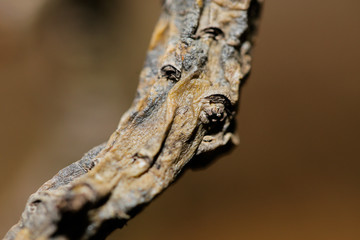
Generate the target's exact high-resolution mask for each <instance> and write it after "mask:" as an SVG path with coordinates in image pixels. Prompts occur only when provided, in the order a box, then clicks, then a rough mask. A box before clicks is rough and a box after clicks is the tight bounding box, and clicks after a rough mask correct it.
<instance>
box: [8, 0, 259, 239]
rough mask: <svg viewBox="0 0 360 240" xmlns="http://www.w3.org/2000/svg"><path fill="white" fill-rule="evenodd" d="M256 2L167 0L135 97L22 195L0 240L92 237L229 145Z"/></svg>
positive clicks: (106, 231)
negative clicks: (107, 132) (109, 129)
mask: <svg viewBox="0 0 360 240" xmlns="http://www.w3.org/2000/svg"><path fill="white" fill-rule="evenodd" d="M259 9H260V1H259V0H238V1H233V0H212V1H211V0H206V1H205V0H204V1H202V0H167V1H165V3H164V6H163V13H162V15H161V17H160V19H159V22H158V24H157V26H156V28H155V31H154V33H153V37H152V40H151V43H150V49H149V52H148V56H147V59H146V62H145V66H144V69H143V70H142V72H141V75H140V83H139V87H138V90H137V91H138V93H137V97H136V99H135V100H134V103H133V105H132V107H131V108H130V109H129V110H128V111H127V112H126V113H125V114H124V116H123V117H122V119H121V121H120V124H119V126H118V128H117V129H116V131H115V132H114V133H113V135H112V136H111V138H110V139H109V141H108V142H107V143H106V144H103V145H100V146H98V147H95V148H94V149H92V150H90V151H89V152H88V153H87V154H86V155H85V156H84V157H83V158H82V159H81V160H79V161H78V162H75V163H73V164H71V165H70V166H68V167H66V168H64V169H63V170H61V171H60V172H59V173H58V174H57V175H56V176H55V177H53V178H52V179H51V180H49V181H48V182H46V183H45V184H44V185H43V186H42V187H41V188H40V189H39V190H38V191H37V192H36V193H34V194H33V195H32V196H30V198H29V200H28V202H27V205H26V208H25V211H24V213H23V214H22V217H21V220H20V222H19V223H18V224H17V225H15V226H14V227H13V228H12V229H11V230H10V231H9V232H8V234H7V235H6V237H5V239H49V238H61V239H98V238H104V237H105V236H106V235H108V234H109V233H110V232H111V231H113V230H114V229H115V228H118V227H122V226H123V224H124V223H125V222H126V221H128V220H129V219H130V218H131V217H133V216H134V215H135V214H136V213H137V212H138V211H139V210H140V209H141V208H142V207H143V206H144V205H146V204H148V203H149V202H150V201H151V200H153V199H154V198H155V196H157V195H158V194H159V193H161V192H162V191H163V190H164V189H166V188H167V187H168V186H169V184H170V183H171V182H173V181H174V180H175V179H176V176H177V175H178V174H179V173H180V171H181V170H182V169H183V168H184V166H185V165H186V164H187V163H188V162H189V161H190V160H191V159H192V158H193V157H194V156H195V155H199V154H201V153H205V152H209V151H212V150H215V149H218V148H219V147H221V146H225V145H227V144H230V143H231V142H233V143H236V142H237V140H236V137H235V136H234V133H233V131H234V116H235V112H236V109H237V105H238V101H239V89H240V84H241V80H244V79H245V77H246V76H247V75H248V73H249V71H250V66H251V65H250V61H251V58H250V50H251V47H252V45H251V44H252V36H253V32H254V29H255V26H254V23H255V20H256V19H257V17H258V13H259Z"/></svg>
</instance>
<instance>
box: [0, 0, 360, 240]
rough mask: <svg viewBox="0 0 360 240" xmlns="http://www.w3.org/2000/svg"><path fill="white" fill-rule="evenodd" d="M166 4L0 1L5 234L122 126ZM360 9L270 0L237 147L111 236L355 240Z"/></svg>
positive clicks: (350, 2) (0, 229)
mask: <svg viewBox="0 0 360 240" xmlns="http://www.w3.org/2000/svg"><path fill="white" fill-rule="evenodd" d="M159 13H160V1H159V0H151V1H141V0H136V1H134V0H126V1H125V0H108V1H101V0H88V1H83V0H71V1H70V0H54V1H45V0H32V1H28V0H2V1H1V2H0V84H1V85H0V153H1V157H0V159H1V162H0V163H1V167H0V235H1V236H3V235H4V234H5V232H6V231H7V230H8V229H9V228H10V227H11V226H12V225H13V224H15V223H16V221H17V220H18V218H19V217H20V214H21V212H22V210H23V207H24V204H25V202H26V199H27V197H28V196H29V195H30V194H31V193H32V192H34V191H36V189H37V188H38V187H39V186H40V185H41V184H42V183H43V182H45V181H46V180H47V179H49V178H51V177H52V176H53V175H54V174H55V173H56V172H57V171H58V170H60V169H61V168H63V167H65V166H66V165H68V164H70V163H71V162H73V161H75V160H78V159H79V158H80V157H81V156H82V154H83V153H84V152H86V151H87V150H89V149H90V148H91V147H93V146H95V145H97V144H99V143H102V142H104V141H106V139H107V138H108V137H109V135H110V134H111V132H112V131H113V130H114V129H115V128H116V125H117V123H118V120H119V119H120V116H121V115H122V113H123V112H124V111H125V110H126V109H127V108H128V107H129V105H130V103H131V101H132V99H133V96H134V94H135V88H136V86H137V81H138V75H139V72H140V70H141V67H142V63H143V60H144V58H145V53H146V49H147V45H148V42H149V39H150V36H151V33H152V29H153V27H154V25H155V23H156V20H157V18H158V15H159ZM359 13H360V2H359V1H355V0H344V1H338V0H326V1H325V0H319V1H301V0H292V1H289V0H278V1H270V0H268V1H267V2H266V6H265V8H264V12H263V17H262V22H261V28H260V31H259V34H258V41H257V46H256V48H255V51H254V55H253V56H254V61H253V72H252V75H251V77H250V79H249V80H248V81H247V83H246V84H245V86H244V88H243V91H242V97H241V106H240V108H241V111H240V114H239V116H238V123H239V124H238V132H239V134H240V137H241V144H240V146H238V147H237V148H236V149H235V150H234V151H232V152H231V153H230V154H228V155H226V156H223V157H221V158H220V159H218V160H217V161H216V162H214V163H213V164H212V165H210V166H209V167H208V168H207V169H205V170H200V171H192V170H189V171H187V172H186V173H185V174H184V176H183V177H182V178H181V179H180V180H179V181H178V182H177V183H176V184H174V185H173V186H172V187H170V188H169V189H168V190H167V191H166V192H165V193H164V194H162V195H161V196H160V197H159V198H157V199H156V200H155V201H154V202H153V203H152V204H150V206H149V207H148V208H146V209H145V211H143V212H142V213H141V214H140V215H138V216H137V217H136V218H135V219H133V220H131V221H130V222H129V223H128V225H127V226H126V227H125V228H124V229H122V230H118V231H116V232H114V233H113V234H112V235H111V236H110V237H109V239H157V240H159V239H175V240H176V239H189V240H195V239H241V240H255V239H256V240H260V239H261V240H270V239H274V240H275V239H276V240H282V239H284V240H288V239H291V240H297V239H299V240H300V239H301V240H303V239H307V240H319V239H326V240H332V239H334V240H337V239H341V240H350V239H354V240H355V239H356V240H357V239H360V226H359V224H360V204H359V203H360V189H359V187H360V174H359V171H360V161H359V159H360V158H359V155H360V154H359V142H360V140H359V139H360V127H359V120H360V112H359V104H360V73H359V72H360V68H359V66H358V65H359V63H360V45H359V44H360V14H359Z"/></svg>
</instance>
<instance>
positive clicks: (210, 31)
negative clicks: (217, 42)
mask: <svg viewBox="0 0 360 240" xmlns="http://www.w3.org/2000/svg"><path fill="white" fill-rule="evenodd" d="M202 32H203V33H204V34H207V35H209V36H210V37H212V38H213V39H217V37H218V36H220V37H224V32H223V31H222V30H221V29H220V28H217V27H208V28H204V29H203V30H202Z"/></svg>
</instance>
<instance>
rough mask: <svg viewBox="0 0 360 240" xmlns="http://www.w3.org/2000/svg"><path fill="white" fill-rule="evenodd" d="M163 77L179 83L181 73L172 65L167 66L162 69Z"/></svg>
mask: <svg viewBox="0 0 360 240" xmlns="http://www.w3.org/2000/svg"><path fill="white" fill-rule="evenodd" d="M161 77H166V79H168V80H171V81H175V82H177V81H179V80H180V78H181V72H180V71H179V70H178V69H176V68H175V67H174V66H172V65H165V66H163V67H162V68H161Z"/></svg>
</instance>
